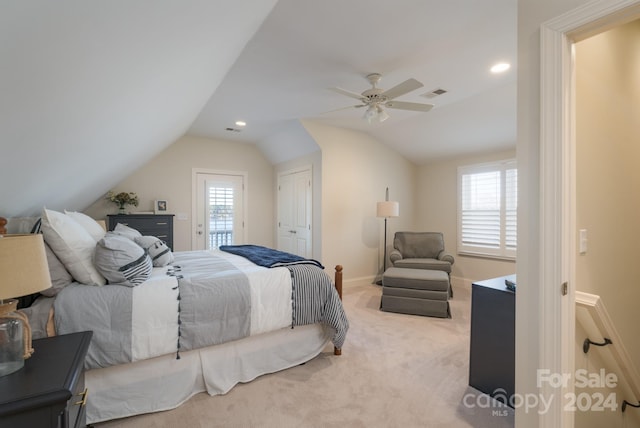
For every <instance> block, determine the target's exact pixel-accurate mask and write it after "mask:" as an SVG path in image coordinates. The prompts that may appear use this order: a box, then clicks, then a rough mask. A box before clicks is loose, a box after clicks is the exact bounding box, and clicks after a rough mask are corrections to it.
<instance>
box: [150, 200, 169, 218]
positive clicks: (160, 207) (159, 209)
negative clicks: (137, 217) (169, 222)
mask: <svg viewBox="0 0 640 428" xmlns="http://www.w3.org/2000/svg"><path fill="white" fill-rule="evenodd" d="M167 208H168V204H167V201H166V199H157V200H156V201H155V203H154V205H153V212H154V213H155V214H166V213H167Z"/></svg>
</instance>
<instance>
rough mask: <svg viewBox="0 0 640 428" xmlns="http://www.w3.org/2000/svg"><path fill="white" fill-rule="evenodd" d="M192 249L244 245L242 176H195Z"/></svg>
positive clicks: (202, 174)
mask: <svg viewBox="0 0 640 428" xmlns="http://www.w3.org/2000/svg"><path fill="white" fill-rule="evenodd" d="M195 209H196V212H195V213H194V215H193V218H194V219H195V224H194V226H195V227H194V239H193V242H194V245H193V246H194V249H196V250H209V249H216V248H219V247H220V246H221V245H237V244H242V243H244V226H245V225H244V176H243V175H231V174H210V173H197V174H196V208H195Z"/></svg>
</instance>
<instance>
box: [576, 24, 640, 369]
mask: <svg viewBox="0 0 640 428" xmlns="http://www.w3.org/2000/svg"><path fill="white" fill-rule="evenodd" d="M639 76H640V21H634V22H632V23H629V24H626V25H624V26H621V27H618V28H616V29H613V30H610V31H608V32H606V33H602V34H599V35H597V36H595V37H591V38H589V39H587V40H584V41H582V42H580V43H578V44H577V45H576V81H577V83H576V106H577V108H576V168H577V184H576V187H577V212H576V215H577V225H576V228H577V229H578V230H579V229H586V230H587V234H588V251H587V253H586V254H582V255H578V256H577V259H576V279H577V284H576V288H577V289H578V290H581V291H585V292H587V293H591V294H597V295H599V296H601V298H602V301H603V302H604V304H605V305H606V307H607V309H608V310H609V312H610V315H611V318H612V320H613V323H614V325H615V327H616V329H617V330H618V332H619V334H620V336H621V337H622V340H623V341H624V344H625V346H626V348H627V349H628V350H629V353H630V355H631V356H632V359H633V361H634V363H635V365H636V369H640V337H638V334H637V330H638V325H639V324H640V312H639V311H638V306H637V305H638V302H640V279H639V278H640V263H638V260H639V259H640V245H639V243H640V221H639V219H640V168H639V166H640V144H638V142H640V81H639V80H638V78H639Z"/></svg>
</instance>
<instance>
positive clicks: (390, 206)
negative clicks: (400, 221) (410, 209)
mask: <svg viewBox="0 0 640 428" xmlns="http://www.w3.org/2000/svg"><path fill="white" fill-rule="evenodd" d="M376 212H377V214H376V215H377V217H384V218H389V217H398V216H399V215H400V204H399V203H398V202H397V201H383V202H378V206H377V211H376Z"/></svg>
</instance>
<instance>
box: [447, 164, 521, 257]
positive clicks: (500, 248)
mask: <svg viewBox="0 0 640 428" xmlns="http://www.w3.org/2000/svg"><path fill="white" fill-rule="evenodd" d="M517 176H518V174H517V169H516V168H515V160H509V161H502V162H496V163H490V164H481V165H470V166H464V167H460V168H459V170H458V180H459V192H460V195H459V196H460V202H459V209H458V252H459V253H462V254H464V253H468V254H478V255H487V256H493V257H505V258H514V257H515V252H516V243H517V207H518V198H517V188H518V182H517Z"/></svg>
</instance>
